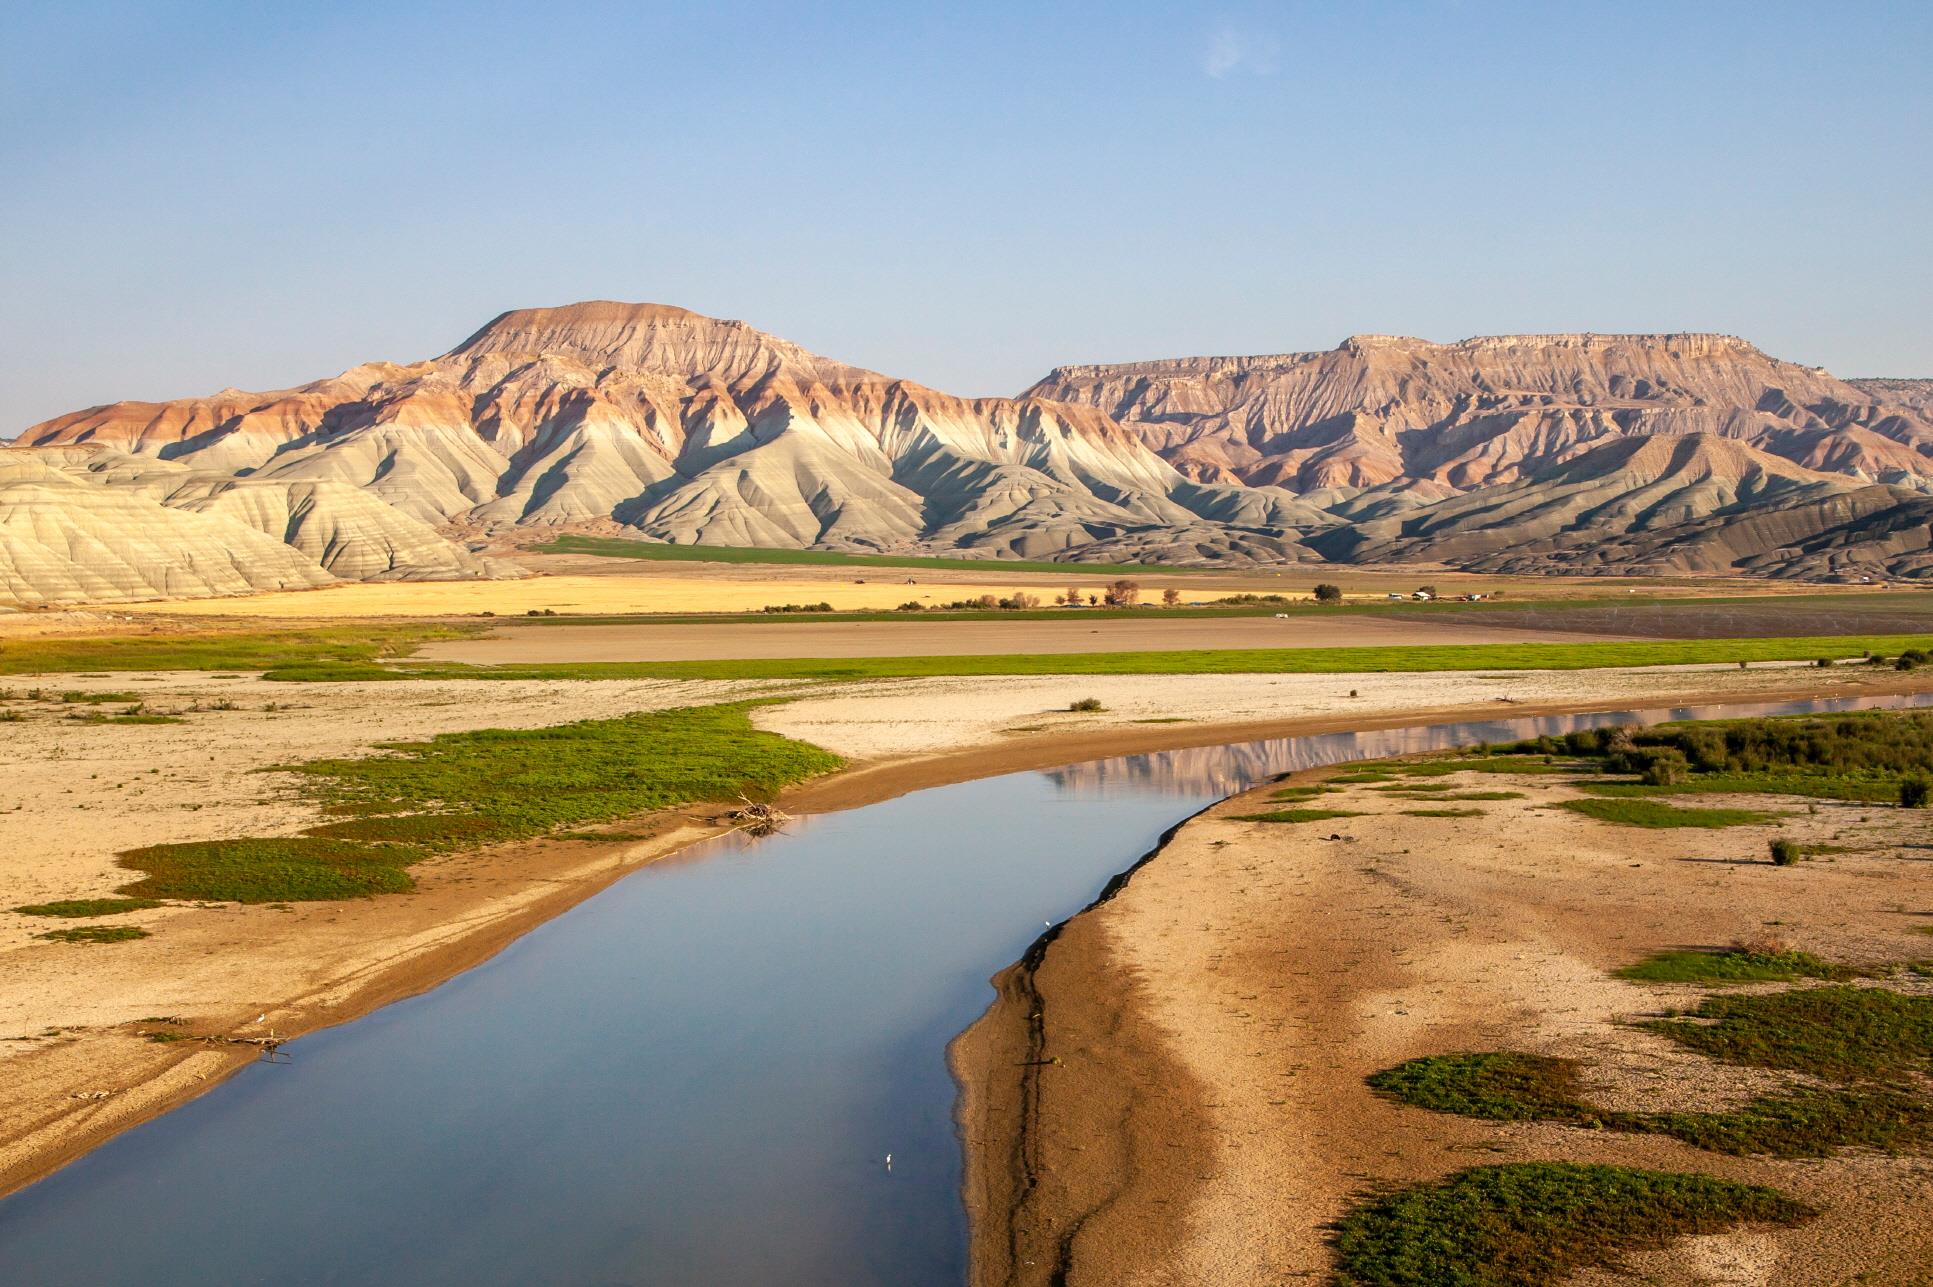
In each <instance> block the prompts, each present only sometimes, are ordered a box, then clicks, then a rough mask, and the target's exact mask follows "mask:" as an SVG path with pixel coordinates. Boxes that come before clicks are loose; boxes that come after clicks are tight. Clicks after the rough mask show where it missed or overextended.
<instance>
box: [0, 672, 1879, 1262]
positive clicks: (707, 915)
mask: <svg viewBox="0 0 1933 1287" xmlns="http://www.w3.org/2000/svg"><path fill="white" fill-rule="evenodd" d="M1863 704H1872V703H1869V702H1866V703H1862V702H1857V701H1846V702H1833V703H1829V704H1828V708H1829V709H1834V710H1840V709H1849V708H1850V707H1851V706H1853V705H1863ZM1792 709H1794V707H1793V706H1792V705H1791V704H1786V705H1779V706H1769V705H1768V706H1764V707H1754V708H1730V709H1728V710H1726V711H1725V712H1724V713H1728V714H1729V713H1737V714H1757V713H1776V712H1780V711H1789V710H1792ZM1694 713H1698V712H1691V711H1684V710H1678V711H1647V712H1624V713H1620V714H1612V715H1599V716H1569V715H1566V716H1552V717H1549V718H1524V719H1513V720H1499V721H1488V722H1480V723H1464V724H1444V725H1440V726H1437V727H1433V728H1409V729H1391V730H1387V731H1379V732H1367V733H1361V734H1349V733H1338V734H1330V735H1319V736H1312V737H1302V738H1284V739H1280V740H1277V741H1271V742H1261V743H1251V744H1246V745H1237V746H1227V747H1210V748H1204V749H1201V750H1186V751H1170V752H1164V753H1161V754H1158V755H1137V756H1127V757H1123V758H1119V759H1112V760H1102V761H1098V762H1095V763H1092V764H1081V765H1074V766H1071V767H1069V768H1065V769H1059V770H1056V771H1054V772H1052V773H1045V774H1043V773H1016V774H1008V775H1006V776H1004V777H996V778H987V779H983V780H980V781H976V782H963V783H960V784H957V785H955V786H948V787H938V788H935V789H933V790H929V791H919V792H915V793H913V794H910V795H906V796H902V797H900V798H898V799H895V800H888V801H884V802H882V803H880V804H876V805H872V806H869V807H867V808H864V809H853V810H849V811H847V812H844V813H834V814H825V815H822V816H819V817H814V818H810V819H801V820H799V821H797V822H795V823H793V824H792V825H791V826H789V827H788V828H787V829H786V831H785V832H783V833H781V834H779V835H776V836H772V837H769V838H767V839H764V840H750V839H748V838H746V837H743V836H734V837H730V838H728V839H725V840H721V841H717V842H713V843H709V844H705V845H700V846H696V847H694V848H692V849H690V850H688V851H686V853H684V854H682V855H679V856H676V857H673V858H669V859H666V860H664V861H661V862H659V863H657V864H655V865H653V866H650V867H646V868H644V869H643V870H641V871H639V872H637V873H635V874H633V875H631V876H629V877H627V878H626V879H624V880H621V881H619V882H618V883H617V884H615V885H613V886H612V887H611V888H610V889H608V890H606V891H604V892H603V893H602V894H599V895H598V896H597V897H595V898H592V899H590V900H588V901H586V902H585V903H583V904H582V905H580V906H579V907H576V908H574V909H572V910H571V911H569V912H566V913H565V914H564V915H562V916H560V917H558V918H557V919H555V920H553V921H551V922H549V923H547V924H545V925H542V926H539V927H538V928H537V929H535V930H533V931H532V932H531V933H529V934H527V935H525V936H524V937H522V938H521V939H519V940H517V941H516V942H515V943H513V944H511V945H510V947H508V948H507V949H506V950H505V951H504V952H503V953H502V954H501V955H500V956H498V957H496V958H495V959H494V960H492V961H490V962H488V963H487V964H485V965H483V966H480V967H478V968H477V969H474V970H471V971H468V972H467V973H465V974H462V975H459V976H457V977H456V978H454V979H451V980H450V981H449V982H447V983H445V984H443V985H442V986H440V987H438V988H436V989H434V990H432V991H430V992H428V993H425V994H423V995H422V996H418V997H412V998H410V999H409V1000H406V1001H402V1002H398V1003H397V1004H395V1005H392V1006H388V1007H385V1008H384V1009H382V1010H379V1011H377V1012H376V1013H374V1014H372V1015H370V1016H368V1017H367V1018H364V1019H361V1020H358V1021H356V1022H354V1023H350V1024H345V1025H343V1026H342V1027H339V1028H334V1029H330V1030H327V1031H324V1032H320V1033H315V1034H312V1035H310V1036H308V1037H304V1038H303V1039H302V1040H301V1041H298V1042H296V1043H294V1044H293V1046H292V1050H293V1053H294V1062H293V1063H290V1064H285V1065H277V1066H273V1067H271V1066H267V1065H261V1064H256V1065H252V1066H250V1067H248V1068H246V1069H244V1070H243V1072H242V1074H241V1075H240V1076H238V1077H236V1078H234V1079H233V1080H231V1081H229V1082H227V1083H225V1084H223V1085H221V1086H219V1087H218V1088H216V1089H215V1090H214V1091H212V1092H211V1093H209V1094H208V1095H206V1096H203V1097H202V1098H200V1099H198V1100H196V1101H194V1102H192V1103H190V1104H187V1105H185V1106H184V1107H182V1108H180V1109H178V1110H176V1111H175V1112H173V1113H170V1114H168V1115H166V1116H164V1117H162V1118H159V1119H157V1120H155V1121H153V1122H149V1123H147V1124H146V1125H144V1126H141V1127H139V1128H137V1129H135V1130H133V1131H130V1132H128V1133H126V1134H124V1135H122V1136H120V1137H119V1138H117V1139H115V1140H113V1141H111V1142H110V1143H109V1144H107V1145H105V1146H103V1147H102V1148H100V1149H98V1150H96V1151H95V1152H93V1153H92V1154H90V1155H88V1156H87V1157H84V1158H82V1159H81V1160H80V1161H78V1162H77V1163H75V1164H74V1165H72V1166H70V1167H68V1168H66V1169H65V1170H62V1171H60V1172H58V1173H57V1174H55V1175H54V1176H52V1177H51V1178H49V1179H48V1180H46V1181H43V1182H42V1183H40V1184H38V1185H35V1186H33V1187H32V1188H30V1189H27V1190H25V1191H24V1192H22V1193H20V1194H17V1195H16V1196H14V1197H13V1198H10V1199H8V1200H7V1201H5V1202H0V1281H3V1282H6V1283H9V1284H11V1283H16V1282H18V1283H34V1284H39V1283H63V1284H64V1283H86V1284H89V1287H96V1285H102V1287H105V1285H106V1284H129V1285H130V1287H134V1285H139V1287H156V1285H169V1284H200V1283H205V1282H220V1283H224V1284H226V1283H272V1284H275V1285H276V1287H306V1285H307V1284H334V1283H355V1284H397V1285H398V1287H401V1285H403V1284H407V1285H408V1287H428V1285H429V1284H450V1285H451V1287H456V1285H458V1284H460V1285H461V1287H481V1285H485V1284H499V1283H502V1284H513V1283H514V1284H523V1283H534V1282H558V1283H589V1284H618V1283H626V1284H679V1285H681V1287H682V1285H683V1284H706V1287H736V1285H739V1284H743V1285H745V1287H765V1285H766V1284H787V1285H788V1287H791V1285H798V1284H806V1285H809V1287H820V1285H824V1287H833V1285H835V1284H836V1285H837V1287H865V1285H869V1284H870V1285H875V1287H887V1285H889V1284H890V1285H892V1287H903V1285H905V1284H927V1283H958V1282H960V1281H961V1280H962V1278H963V1276H964V1272H965V1248H966V1221H965V1216H964V1213H963V1212H962V1210H961V1208H960V1201H959V1186H960V1146H959V1140H958V1137H957V1135H956V1134H955V1130H954V1125H953V1117H952V1113H953V1106H954V1085H953V1082H952V1079H951V1077H950V1076H949V1075H948V1073H947V1069H946V1065H945V1060H944V1051H945V1048H946V1044H947V1042H948V1041H949V1040H950V1039H951V1038H952V1037H953V1036H954V1035H955V1034H956V1033H958V1032H959V1031H960V1030H961V1029H962V1028H964V1027H965V1026H966V1025H967V1024H969V1023H970V1022H972V1020H973V1019H974V1017H975V1016H976V1015H978V1014H979V1013H981V1011H982V1010H983V1009H984V1008H985V1006H986V1004H987V1002H988V999H989V997H990V995H991V994H990V991H989V989H988V986H987V979H988V977H989V976H990V975H992V974H994V973H995V972H997V971H999V970H1000V969H1002V968H1004V967H1005V966H1007V965H1008V964H1010V963H1012V962H1013V961H1014V960H1016V959H1018V958H1019V957H1020V955H1021V954H1022V953H1023V952H1025V951H1026V949H1027V946H1028V944H1029V943H1030V942H1031V941H1033V939H1034V938H1035V937H1036V936H1037V935H1039V934H1040V932H1041V930H1042V929H1043V928H1044V926H1045V925H1046V924H1047V923H1049V922H1051V921H1056V920H1059V919H1062V918H1064V917H1066V916H1068V915H1070V914H1072V913H1073V912H1075V911H1077V910H1079V909H1080V908H1081V907H1082V906H1084V905H1085V904H1086V903H1087V902H1088V901H1089V900H1091V899H1092V898H1093V897H1094V896H1095V894H1096V893H1097V892H1098V891H1099V890H1100V889H1101V888H1102V887H1103V886H1104V885H1105V884H1106V883H1107V881H1108V880H1109V879H1110V878H1111V877H1113V876H1114V875H1116V874H1117V873H1119V872H1120V871H1121V870H1123V869H1124V868H1126V867H1127V866H1129V865H1130V864H1131V863H1133V862H1134V860H1135V859H1137V858H1138V857H1140V856H1141V855H1142V854H1145V853H1146V852H1147V851H1148V850H1149V849H1150V848H1151V847H1152V846H1153V844H1154V843H1155V841H1156V839H1157V837H1159V836H1160V835H1161V833H1162V832H1163V831H1165V830H1167V829H1168V828H1169V827H1171V826H1173V825H1174V824H1175V823H1176V822H1177V821H1179V820H1180V819H1182V818H1184V817H1186V816H1187V815H1189V814H1190V813H1193V812H1194V811H1196V810H1197V809H1200V808H1201V807H1202V806H1204V805H1206V804H1208V803H1210V802H1211V801H1213V800H1214V799H1217V798H1219V797H1221V796H1223V795H1226V794H1228V793H1229V792H1231V791H1234V790H1238V789H1240V788H1243V787H1246V786H1249V785H1252V784H1254V783H1256V782H1259V781H1262V780H1265V779H1267V778H1269V777H1272V776H1274V775H1277V774H1281V773H1285V772H1288V771H1290V770H1293V769H1298V768H1305V767H1309V766H1311V765H1319V764H1328V763H1334V762H1336V761H1339V760H1345V759H1355V758H1362V757H1364V756H1379V755H1392V754H1397V753H1401V752H1410V751H1424V750H1430V749H1434V748H1440V747H1449V746H1454V745H1459V744H1467V743H1472V742H1479V741H1485V740H1489V741H1498V742H1501V741H1507V740H1513V739H1516V738H1521V737H1528V736H1535V735H1536V734H1538V733H1546V732H1547V733H1562V732H1565V731H1567V730H1569V729H1573V728H1579V727H1583V726H1585V725H1590V724H1603V723H1610V722H1633V721H1637V720H1641V719H1642V720H1657V719H1665V718H1672V717H1683V716H1687V715H1691V714H1694ZM158 932H160V933H166V932H167V931H166V926H165V925H163V926H162V927H161V929H160V930H159V931H158ZM183 1008H187V1007H186V1006H184V1007H183ZM888 1152H891V1153H892V1154H893V1155H894V1165H893V1170H892V1172H891V1174H890V1175H889V1174H888V1173H887V1172H886V1171H885V1169H884V1167H883V1165H882V1159H883V1158H884V1156H885V1154H886V1153H888Z"/></svg>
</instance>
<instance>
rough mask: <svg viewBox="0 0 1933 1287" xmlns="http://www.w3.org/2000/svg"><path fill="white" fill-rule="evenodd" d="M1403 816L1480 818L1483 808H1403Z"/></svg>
mask: <svg viewBox="0 0 1933 1287" xmlns="http://www.w3.org/2000/svg"><path fill="white" fill-rule="evenodd" d="M1403 816H1404V817H1406V818H1481V817H1482V816H1483V810H1481V809H1468V808H1461V809H1405V810H1403Z"/></svg>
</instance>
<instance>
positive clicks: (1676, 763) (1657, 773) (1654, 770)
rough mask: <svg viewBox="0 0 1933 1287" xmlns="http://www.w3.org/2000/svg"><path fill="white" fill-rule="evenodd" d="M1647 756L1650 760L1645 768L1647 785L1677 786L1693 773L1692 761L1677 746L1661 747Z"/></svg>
mask: <svg viewBox="0 0 1933 1287" xmlns="http://www.w3.org/2000/svg"><path fill="white" fill-rule="evenodd" d="M1646 758H1647V759H1648V761H1649V763H1647V764H1646V765H1645V766H1644V769H1643V774H1644V783H1645V785H1646V786H1677V785H1678V784H1679V783H1680V782H1683V781H1684V780H1685V778H1686V777H1687V776H1689V775H1690V773H1691V761H1689V760H1687V759H1686V758H1685V753H1684V752H1683V751H1680V750H1678V749H1677V748H1676V747H1672V746H1664V747H1659V748H1657V749H1656V750H1653V751H1651V752H1650V753H1649V755H1648V756H1647V757H1646Z"/></svg>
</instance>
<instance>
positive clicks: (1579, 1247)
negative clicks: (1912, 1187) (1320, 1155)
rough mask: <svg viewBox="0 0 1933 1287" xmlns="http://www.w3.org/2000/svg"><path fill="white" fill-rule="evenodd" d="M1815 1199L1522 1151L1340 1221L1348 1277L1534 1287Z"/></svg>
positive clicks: (1788, 1220) (1342, 1277)
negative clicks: (1533, 1156) (1518, 1156)
mask: <svg viewBox="0 0 1933 1287" xmlns="http://www.w3.org/2000/svg"><path fill="white" fill-rule="evenodd" d="M1815 1214H1816V1213H1815V1212H1814V1211H1813V1210H1812V1208H1810V1207H1807V1206H1805V1205H1803V1204H1801V1203H1798V1202H1794V1201H1792V1200H1791V1199H1790V1198H1787V1197H1785V1196H1783V1195H1782V1194H1780V1193H1778V1192H1776V1191H1774V1190H1772V1189H1766V1188H1760V1187H1758V1186H1756V1185H1746V1184H1735V1183H1732V1182H1731V1181H1728V1180H1718V1179H1714V1178H1712V1177H1710V1176H1705V1175H1685V1174H1676V1173H1672V1172H1664V1171H1641V1170H1635V1169H1631V1168H1626V1167H1614V1166H1579V1165H1573V1164H1569V1163H1561V1162H1525V1163H1514V1164H1509V1165H1504V1166H1479V1167H1472V1168H1470V1169H1469V1170H1464V1171H1458V1172H1456V1173H1455V1174H1453V1175H1450V1176H1448V1177H1446V1178H1444V1179H1441V1180H1437V1181H1434V1182H1432V1183H1429V1184H1421V1185H1417V1186H1416V1187H1414V1188H1409V1189H1404V1190H1402V1191H1400V1192H1396V1193H1391V1194H1389V1195H1387V1196H1385V1197H1382V1198H1379V1199H1376V1200H1374V1201H1371V1202H1368V1203H1366V1204H1364V1205H1363V1206H1360V1207H1358V1208H1356V1209H1355V1210H1354V1211H1352V1212H1350V1213H1349V1214H1348V1215H1347V1216H1345V1217H1344V1218H1343V1220H1342V1221H1341V1222H1340V1223H1339V1224H1338V1225H1337V1227H1336V1233H1335V1238H1334V1244H1335V1248H1336V1254H1337V1266H1336V1279H1335V1280H1336V1282H1338V1283H1340V1284H1347V1285H1350V1287H1399V1285H1401V1287H1408V1285H1411V1284H1451V1285H1458V1287H1542V1285H1543V1284H1552V1283H1557V1282H1561V1281H1562V1280H1564V1279H1565V1278H1567V1277H1569V1276H1571V1275H1572V1274H1574V1273H1576V1272H1577V1271H1579V1270H1582V1269H1586V1268H1590V1267H1592V1266H1599V1265H1611V1264H1614V1263H1615V1262H1616V1261H1617V1260H1618V1258H1619V1257H1620V1256H1622V1255H1625V1254H1628V1253H1630V1252H1633V1251H1638V1250H1642V1249H1645V1248H1648V1247H1661V1246H1665V1245H1667V1244H1669V1243H1670V1242H1671V1240H1672V1239H1673V1238H1677V1237H1680V1236H1683V1235H1686V1234H1703V1233H1717V1232H1719V1231H1721V1230H1724V1229H1729V1228H1732V1227H1733V1226H1735V1225H1739V1224H1746V1223H1754V1224H1775V1225H1796V1224H1799V1223H1802V1222H1803V1221H1806V1220H1809V1219H1811V1218H1812V1217H1813V1216H1814V1215H1815Z"/></svg>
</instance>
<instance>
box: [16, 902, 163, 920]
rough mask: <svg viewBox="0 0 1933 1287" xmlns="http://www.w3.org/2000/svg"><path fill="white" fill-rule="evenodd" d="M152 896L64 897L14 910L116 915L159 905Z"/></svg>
mask: <svg viewBox="0 0 1933 1287" xmlns="http://www.w3.org/2000/svg"><path fill="white" fill-rule="evenodd" d="M159 906H161V904H160V902H159V901H158V900H156V899H153V898H64V899H60V900H58V901H56V902H52V903H28V904H26V905H24V906H21V907H16V908H14V910H15V911H16V912H19V913H20V914H21V915H22V916H63V917H68V918H72V919H79V918H82V917H87V916H118V915H120V914H121V913H122V912H144V911H146V910H148V909H149V908H150V907H159Z"/></svg>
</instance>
